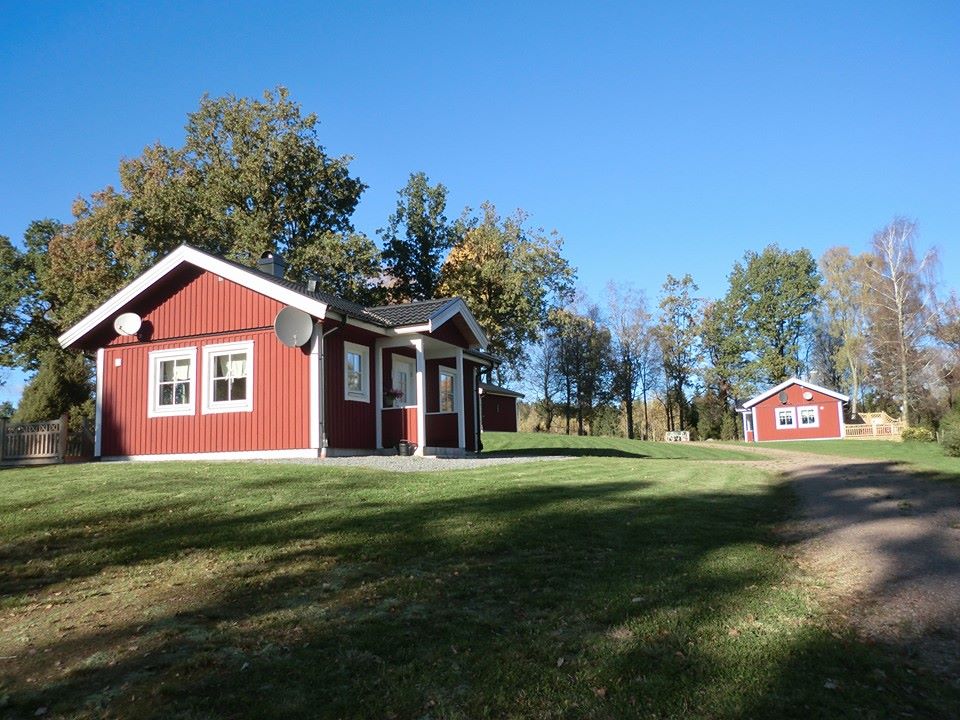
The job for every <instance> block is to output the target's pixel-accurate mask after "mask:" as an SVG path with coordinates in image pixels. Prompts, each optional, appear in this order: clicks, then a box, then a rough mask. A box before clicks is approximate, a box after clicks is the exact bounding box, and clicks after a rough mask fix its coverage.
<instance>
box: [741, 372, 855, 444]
mask: <svg viewBox="0 0 960 720" xmlns="http://www.w3.org/2000/svg"><path fill="white" fill-rule="evenodd" d="M848 400H849V398H848V397H847V396H846V395H843V394H842V393H838V392H836V391H835V390H828V389H827V388H824V387H820V386H819V385H814V384H813V383H811V382H808V381H807V380H801V379H799V378H795V377H794V378H790V379H789V380H785V381H784V382H782V383H780V384H779V385H777V386H776V387H772V388H770V389H769V390H767V391H765V392H762V393H760V394H759V395H757V396H756V397H753V398H751V399H750V400H748V401H747V402H745V403H744V404H743V407H741V408H737V412H739V413H740V415H741V417H742V418H743V437H744V438H745V439H746V440H747V441H748V442H764V441H768V440H830V439H839V438H842V437H844V435H845V430H844V424H843V405H844V403H846V402H847V401H848Z"/></svg>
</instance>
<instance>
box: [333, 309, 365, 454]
mask: <svg viewBox="0 0 960 720" xmlns="http://www.w3.org/2000/svg"><path fill="white" fill-rule="evenodd" d="M335 327H338V324H337V323H325V325H324V330H327V331H329V330H331V329H332V328H335ZM373 341H374V335H373V334H372V333H370V332H367V331H366V330H362V329H360V328H355V327H352V326H350V325H346V326H344V327H341V328H338V329H337V330H334V331H333V332H331V333H330V335H328V336H327V338H326V339H325V340H324V353H325V355H324V372H325V374H326V376H327V378H326V402H325V405H326V418H325V423H326V433H327V444H328V446H329V447H332V448H345V449H352V450H372V449H373V448H375V447H376V446H377V437H376V435H377V428H376V418H377V414H376V413H377V406H376V392H377V386H376V383H375V382H374V377H375V375H374V373H375V368H376V356H375V355H374V349H373ZM344 342H351V343H354V344H356V345H363V346H365V347H367V348H368V349H369V350H370V367H369V376H368V378H367V382H368V383H369V387H370V402H363V401H359V400H347V399H346V397H345V396H344V385H343V380H344V372H343V360H344V354H343V344H344Z"/></svg>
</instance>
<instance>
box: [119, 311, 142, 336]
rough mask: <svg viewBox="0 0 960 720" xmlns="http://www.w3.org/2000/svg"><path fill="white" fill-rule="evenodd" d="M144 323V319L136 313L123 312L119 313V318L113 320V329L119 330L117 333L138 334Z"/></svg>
mask: <svg viewBox="0 0 960 720" xmlns="http://www.w3.org/2000/svg"><path fill="white" fill-rule="evenodd" d="M142 324H143V320H141V319H140V316H139V315H137V314H136V313H132V312H129V313H123V315H117V319H116V320H114V321H113V329H114V330H116V331H117V335H136V334H137V331H138V330H139V329H140V326H141V325H142Z"/></svg>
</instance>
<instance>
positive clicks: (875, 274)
mask: <svg viewBox="0 0 960 720" xmlns="http://www.w3.org/2000/svg"><path fill="white" fill-rule="evenodd" d="M916 237H917V226H916V223H914V222H912V221H910V220H907V219H906V218H900V217H898V218H895V219H894V220H893V221H892V222H891V223H890V224H889V225H887V226H886V227H884V228H883V229H881V230H878V231H877V232H876V234H874V236H873V241H872V243H871V251H872V252H871V253H870V256H869V258H868V261H867V270H866V272H865V274H864V278H865V285H866V293H867V295H866V297H867V313H868V317H869V322H870V360H871V369H872V382H873V384H874V385H875V387H876V388H877V389H878V390H879V391H880V393H881V394H882V396H883V397H885V398H886V399H888V400H889V401H890V402H895V403H897V404H898V405H899V406H900V413H901V419H902V420H903V421H904V422H905V423H907V424H909V422H910V411H911V407H912V406H913V404H914V403H915V401H916V400H917V399H918V398H919V397H920V395H921V394H922V392H923V387H922V385H923V382H924V378H925V377H926V376H927V374H928V373H927V371H928V370H929V366H930V363H931V361H932V360H933V359H934V355H933V354H932V353H930V352H929V351H928V348H927V347H926V343H927V341H928V340H929V339H930V337H931V336H932V334H933V332H934V331H935V329H936V326H937V320H938V318H937V312H936V303H935V302H933V299H932V291H933V289H934V285H935V281H934V279H933V276H932V273H933V270H934V268H935V267H936V261H937V256H936V253H935V252H934V251H933V250H928V251H927V252H926V253H925V254H924V255H923V256H922V257H918V256H917V253H916V249H915V243H916Z"/></svg>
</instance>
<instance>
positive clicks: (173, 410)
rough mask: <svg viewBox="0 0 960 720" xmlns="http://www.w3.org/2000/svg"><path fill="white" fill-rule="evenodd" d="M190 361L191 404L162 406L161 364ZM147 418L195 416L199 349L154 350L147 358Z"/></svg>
mask: <svg viewBox="0 0 960 720" xmlns="http://www.w3.org/2000/svg"><path fill="white" fill-rule="evenodd" d="M184 358H186V359H188V360H189V361H190V402H186V403H183V404H182V405H161V404H160V385H159V378H160V373H159V370H160V363H161V362H163V361H165V360H183V359H184ZM147 364H148V366H147V417H148V418H155V417H177V416H182V415H195V414H196V412H197V410H196V408H197V348H196V347H182V348H170V349H169V350H154V351H153V352H151V353H149V355H148V356H147Z"/></svg>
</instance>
